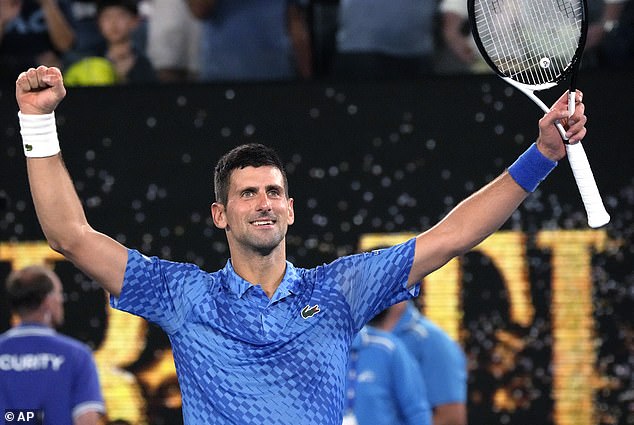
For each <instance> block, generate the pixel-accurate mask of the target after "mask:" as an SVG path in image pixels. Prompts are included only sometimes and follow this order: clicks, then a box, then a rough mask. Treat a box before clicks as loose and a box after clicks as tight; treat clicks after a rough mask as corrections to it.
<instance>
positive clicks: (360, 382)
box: [343, 310, 432, 425]
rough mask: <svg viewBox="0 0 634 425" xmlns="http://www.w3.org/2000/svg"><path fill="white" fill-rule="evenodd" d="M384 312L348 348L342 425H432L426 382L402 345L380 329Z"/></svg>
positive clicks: (369, 323) (384, 315)
mask: <svg viewBox="0 0 634 425" xmlns="http://www.w3.org/2000/svg"><path fill="white" fill-rule="evenodd" d="M386 313H387V310H386V311H383V312H382V313H379V314H378V315H377V316H376V317H375V318H374V319H372V320H371V321H370V322H368V325H367V326H365V327H364V328H363V329H362V330H361V331H360V332H359V333H358V334H357V336H356V337H355V339H354V341H353V342H352V346H351V347H350V358H349V360H348V374H347V381H346V400H347V403H346V411H345V414H344V420H343V424H344V425H352V424H354V425H357V424H358V425H401V424H407V425H431V423H432V422H431V411H430V408H429V404H428V402H427V397H426V390H425V383H424V382H423V378H422V374H421V372H420V369H419V368H418V365H417V364H416V362H415V361H414V359H413V358H412V356H411V354H410V353H409V352H408V351H407V349H406V348H405V346H404V345H403V343H402V342H401V341H400V340H399V339H398V338H396V337H395V336H394V335H392V334H390V333H389V332H385V331H383V330H380V327H381V326H382V325H383V320H384V318H385V317H386Z"/></svg>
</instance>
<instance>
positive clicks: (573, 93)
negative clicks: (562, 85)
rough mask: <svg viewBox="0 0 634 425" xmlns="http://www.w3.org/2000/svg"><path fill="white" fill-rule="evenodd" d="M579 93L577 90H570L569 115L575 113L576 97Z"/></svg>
mask: <svg viewBox="0 0 634 425" xmlns="http://www.w3.org/2000/svg"><path fill="white" fill-rule="evenodd" d="M576 95H577V92H576V90H570V91H569V92H568V116H569V117H571V116H572V114H574V113H575V97H576Z"/></svg>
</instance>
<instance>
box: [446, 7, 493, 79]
mask: <svg viewBox="0 0 634 425" xmlns="http://www.w3.org/2000/svg"><path fill="white" fill-rule="evenodd" d="M438 9H439V12H440V15H439V19H440V26H441V28H440V32H441V34H442V37H441V39H440V40H438V44H437V46H436V53H435V57H436V58H435V70H436V73H438V74H456V73H490V72H491V69H490V68H489V66H488V65H487V64H486V62H484V59H482V56H481V55H480V52H479V51H478V47H477V46H476V44H475V41H474V40H473V36H472V35H471V28H470V26H469V18H468V14H467V2H466V1H464V0H440V4H439V6H438Z"/></svg>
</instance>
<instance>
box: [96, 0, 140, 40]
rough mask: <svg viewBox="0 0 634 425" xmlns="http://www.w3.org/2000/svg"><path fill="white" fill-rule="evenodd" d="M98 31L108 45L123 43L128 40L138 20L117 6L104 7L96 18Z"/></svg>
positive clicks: (126, 10)
mask: <svg viewBox="0 0 634 425" xmlns="http://www.w3.org/2000/svg"><path fill="white" fill-rule="evenodd" d="M98 24H99V29H100V31H101V34H102V35H103V37H104V38H105V39H106V40H107V41H108V42H109V43H113V44H116V43H123V42H126V41H128V40H129V39H130V37H131V36H132V32H133V31H134V30H135V29H136V27H137V26H138V24H139V19H138V17H137V16H136V15H134V14H133V13H131V12H130V11H129V10H128V9H126V8H124V7H119V6H109V7H105V8H104V9H103V10H102V11H101V12H100V13H99V18H98Z"/></svg>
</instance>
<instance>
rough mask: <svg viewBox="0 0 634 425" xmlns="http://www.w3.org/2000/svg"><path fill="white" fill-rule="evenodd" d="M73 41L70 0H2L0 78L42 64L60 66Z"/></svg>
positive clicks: (9, 76)
mask: <svg viewBox="0 0 634 425" xmlns="http://www.w3.org/2000/svg"><path fill="white" fill-rule="evenodd" d="M74 42H75V32H74V31H73V20H72V14H71V10H70V4H69V3H68V1H67V0H0V80H4V81H11V82H14V81H15V80H16V78H17V76H18V75H19V74H20V72H22V71H24V70H26V69H28V68H30V67H36V66H39V65H46V66H57V67H60V68H61V67H62V55H63V54H64V53H66V52H68V51H69V50H70V49H71V48H72V47H73V43H74Z"/></svg>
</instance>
